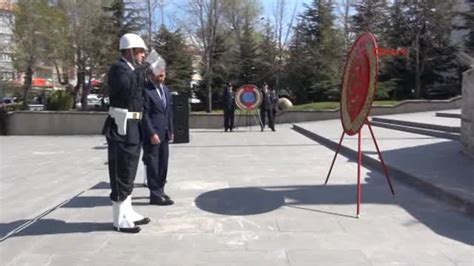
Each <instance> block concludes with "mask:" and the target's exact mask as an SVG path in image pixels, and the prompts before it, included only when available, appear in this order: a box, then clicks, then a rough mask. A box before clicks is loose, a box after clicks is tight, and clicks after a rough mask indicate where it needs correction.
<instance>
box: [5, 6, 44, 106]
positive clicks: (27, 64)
mask: <svg viewBox="0 0 474 266" xmlns="http://www.w3.org/2000/svg"><path fill="white" fill-rule="evenodd" d="M52 8H53V7H52V6H50V5H49V1H47V0H18V2H17V4H16V8H15V10H14V15H15V19H14V27H13V36H14V37H13V38H14V41H15V43H16V46H15V50H14V56H13V59H14V64H15V67H16V68H17V70H18V71H19V72H24V73H25V80H24V85H23V106H22V108H23V109H27V107H28V103H27V99H28V95H29V92H30V90H31V85H32V79H33V73H34V71H35V69H36V67H37V66H38V64H39V63H41V62H42V61H43V60H46V54H45V50H46V49H45V47H46V43H47V40H48V36H47V34H46V33H47V32H48V27H49V25H48V22H49V19H48V14H49V13H50V12H51V11H52V10H51V9H52Z"/></svg>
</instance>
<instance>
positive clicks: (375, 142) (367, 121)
mask: <svg viewBox="0 0 474 266" xmlns="http://www.w3.org/2000/svg"><path fill="white" fill-rule="evenodd" d="M365 123H366V124H367V126H368V127H369V130H370V135H372V139H373V140H374V144H375V148H376V149H377V153H378V155H379V158H380V163H381V164H382V168H383V171H384V173H385V178H387V182H388V185H389V187H390V191H391V192H392V195H393V196H395V191H394V190H393V186H392V181H391V180H390V177H389V176H388V170H387V166H386V165H385V162H384V161H383V157H382V153H381V152H380V149H379V145H378V144H377V140H376V139H375V135H374V131H373V130H372V126H371V125H370V122H369V120H366V121H365Z"/></svg>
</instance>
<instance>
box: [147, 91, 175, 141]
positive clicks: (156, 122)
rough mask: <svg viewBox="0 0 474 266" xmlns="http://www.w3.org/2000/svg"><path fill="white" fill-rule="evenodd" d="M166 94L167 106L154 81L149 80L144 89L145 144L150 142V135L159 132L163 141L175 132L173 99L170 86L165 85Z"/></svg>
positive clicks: (167, 139)
mask: <svg viewBox="0 0 474 266" xmlns="http://www.w3.org/2000/svg"><path fill="white" fill-rule="evenodd" d="M163 90H164V93H165V95H166V107H165V106H163V102H162V100H161V99H160V95H159V94H158V92H157V91H156V87H155V85H154V84H153V83H152V82H147V83H146V85H145V90H144V95H143V96H144V97H143V100H144V104H143V129H144V135H145V140H144V143H145V144H150V137H151V136H153V135H154V134H158V136H159V137H160V140H161V141H169V140H170V139H171V134H173V132H174V130H173V111H172V110H173V101H172V98H171V97H172V96H171V93H170V91H169V89H168V87H166V86H163Z"/></svg>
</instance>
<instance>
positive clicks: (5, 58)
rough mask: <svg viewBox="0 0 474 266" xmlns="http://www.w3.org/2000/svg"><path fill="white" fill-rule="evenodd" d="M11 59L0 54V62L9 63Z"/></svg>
mask: <svg viewBox="0 0 474 266" xmlns="http://www.w3.org/2000/svg"><path fill="white" fill-rule="evenodd" d="M11 61H12V57H11V55H9V54H5V53H0V62H11Z"/></svg>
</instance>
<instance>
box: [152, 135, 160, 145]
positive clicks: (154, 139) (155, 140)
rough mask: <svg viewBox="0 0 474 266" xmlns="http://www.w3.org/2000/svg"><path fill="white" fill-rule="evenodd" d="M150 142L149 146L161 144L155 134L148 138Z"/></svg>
mask: <svg viewBox="0 0 474 266" xmlns="http://www.w3.org/2000/svg"><path fill="white" fill-rule="evenodd" d="M150 142H151V144H155V145H157V144H160V143H161V140H160V137H159V136H158V135H157V134H154V135H153V136H151V137H150Z"/></svg>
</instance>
